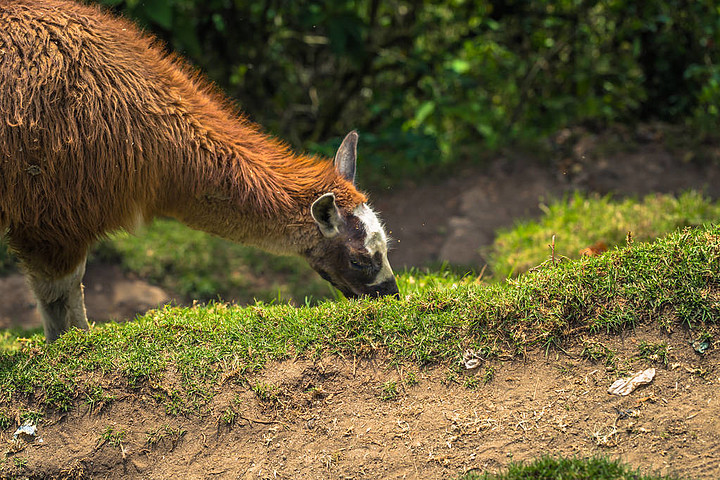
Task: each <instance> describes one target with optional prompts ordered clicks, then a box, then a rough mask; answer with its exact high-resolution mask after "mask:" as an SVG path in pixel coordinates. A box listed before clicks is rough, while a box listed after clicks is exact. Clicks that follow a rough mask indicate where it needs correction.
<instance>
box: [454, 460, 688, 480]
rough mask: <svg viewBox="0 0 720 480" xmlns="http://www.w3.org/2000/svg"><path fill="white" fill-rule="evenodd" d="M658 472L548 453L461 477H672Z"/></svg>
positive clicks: (463, 479) (475, 479) (513, 479)
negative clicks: (488, 471) (502, 468)
mask: <svg viewBox="0 0 720 480" xmlns="http://www.w3.org/2000/svg"><path fill="white" fill-rule="evenodd" d="M671 478H676V477H668V476H661V475H654V474H647V475H644V474H641V473H640V472H638V471H637V470H633V469H631V468H630V467H628V466H627V465H624V464H622V463H621V462H620V461H619V460H611V459H609V458H604V457H591V458H584V459H583V458H558V457H551V456H545V457H541V458H538V459H536V460H533V461H532V462H529V463H522V462H519V463H512V464H510V465H509V466H508V468H507V470H505V471H503V472H502V473H475V472H470V473H467V474H465V475H463V476H462V477H460V479H461V480H530V479H532V480H557V479H572V480H669V479H671Z"/></svg>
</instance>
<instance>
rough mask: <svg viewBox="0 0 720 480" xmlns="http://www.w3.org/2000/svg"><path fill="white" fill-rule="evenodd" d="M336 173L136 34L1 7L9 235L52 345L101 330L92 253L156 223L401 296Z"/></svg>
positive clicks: (53, 1)
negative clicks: (93, 295)
mask: <svg viewBox="0 0 720 480" xmlns="http://www.w3.org/2000/svg"><path fill="white" fill-rule="evenodd" d="M357 139H358V136H357V134H356V133H355V132H351V133H350V134H348V135H347V136H346V137H345V140H344V141H343V143H342V145H341V146H340V148H339V150H338V152H337V154H336V156H335V161H334V164H333V162H331V161H328V160H324V159H319V158H315V157H310V156H305V155H295V154H293V153H292V152H290V150H289V149H288V148H287V146H285V145H284V144H282V143H280V142H278V141H276V140H274V139H272V138H271V137H269V136H267V135H265V134H263V133H262V132H261V131H260V129H259V128H258V127H257V126H256V125H253V124H251V123H249V122H248V121H247V120H245V119H244V118H243V117H242V115H241V114H240V113H238V112H237V111H236V110H235V109H234V108H233V106H232V105H231V104H230V102H228V100H226V99H225V98H224V97H223V96H222V95H221V94H220V93H219V92H218V91H217V90H216V89H214V88H213V87H212V86H211V85H210V84H209V82H207V81H206V80H204V79H203V78H201V77H200V76H199V75H198V74H197V73H196V72H194V71H193V70H192V69H191V68H189V67H187V66H186V65H185V64H184V63H183V61H182V60H180V59H179V58H178V57H176V56H174V55H168V54H166V53H164V52H163V49H162V46H159V45H158V44H157V42H156V41H155V40H154V39H153V38H151V37H149V36H147V35H144V34H143V33H141V32H140V31H139V30H138V29H137V28H136V27H135V26H134V25H132V24H131V23H129V22H128V21H126V20H123V19H120V18H115V17H113V16H111V15H109V14H107V13H104V12H103V11H102V10H100V9H99V8H97V7H90V6H86V5H81V4H77V3H74V2H72V1H67V0H0V232H5V235H6V238H7V241H8V244H9V245H10V248H11V249H12V251H13V252H14V253H15V254H16V255H17V257H18V258H19V260H20V262H21V264H22V266H23V269H24V270H25V272H26V275H27V277H28V279H29V282H30V285H31V287H32V289H33V291H34V293H35V296H36V297H37V300H38V307H39V309H40V311H41V313H42V317H43V324H44V328H45V337H46V339H47V341H48V342H52V341H54V340H55V339H56V338H57V337H58V336H59V335H61V334H62V333H63V332H65V331H67V330H68V329H69V328H71V327H78V328H82V329H87V328H88V324H87V319H86V314H85V305H84V300H83V293H82V283H81V282H82V276H83V274H84V271H85V259H86V255H87V251H88V248H89V247H90V245H91V244H92V243H93V242H94V241H96V240H97V239H98V238H99V237H102V236H103V235H105V234H107V233H108V232H112V231H114V230H118V229H127V230H132V229H133V228H135V227H137V226H138V225H140V224H143V223H145V222H149V221H150V220H151V219H152V218H153V217H155V216H169V217H174V218H177V219H178V220H180V221H182V222H183V223H185V224H187V225H188V226H190V227H191V228H195V229H199V230H204V231H206V232H210V233H212V234H215V235H219V236H221V237H225V238H228V239H231V240H233V241H236V242H242V243H245V244H250V245H255V246H258V247H260V248H263V249H265V250H268V251H271V252H275V253H281V254H293V255H300V256H303V257H304V258H306V259H307V261H308V262H309V263H310V265H311V266H312V267H313V268H314V269H315V270H316V271H318V272H319V273H320V275H321V276H322V277H323V278H325V279H326V280H328V281H329V282H330V283H332V284H333V285H334V286H335V287H336V288H338V289H339V290H340V291H341V292H343V294H345V295H346V296H348V297H357V296H361V295H368V296H371V297H377V296H382V295H397V292H398V289H397V284H396V282H395V278H394V275H393V272H392V269H391V267H390V264H389V262H388V259H387V245H386V244H387V237H386V235H385V232H384V230H383V227H382V225H381V223H380V221H379V220H378V218H377V216H376V215H375V213H374V212H373V211H372V210H371V209H370V207H369V206H368V205H367V204H366V201H367V199H366V197H365V195H363V194H362V193H360V192H359V191H358V190H356V188H355V186H354V177H355V158H356V147H357Z"/></svg>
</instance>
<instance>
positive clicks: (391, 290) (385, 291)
mask: <svg viewBox="0 0 720 480" xmlns="http://www.w3.org/2000/svg"><path fill="white" fill-rule="evenodd" d="M373 288H374V290H375V291H374V292H373V293H374V295H373V296H376V297H385V296H387V295H392V296H394V297H395V298H400V291H399V290H398V286H397V282H396V281H395V277H391V278H389V279H387V280H385V281H384V282H382V283H380V284H378V285H375V287H373Z"/></svg>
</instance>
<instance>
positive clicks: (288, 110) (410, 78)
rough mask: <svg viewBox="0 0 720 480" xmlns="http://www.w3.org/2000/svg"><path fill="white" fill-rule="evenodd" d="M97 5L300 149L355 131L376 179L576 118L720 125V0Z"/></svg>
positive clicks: (417, 172) (126, 1) (187, 0)
mask: <svg viewBox="0 0 720 480" xmlns="http://www.w3.org/2000/svg"><path fill="white" fill-rule="evenodd" d="M96 1H100V2H101V3H104V4H106V5H109V6H112V8H113V9H115V10H118V11H120V12H122V13H124V14H127V15H128V16H130V17H132V18H134V19H135V20H136V21H138V22H139V23H141V24H142V25H144V26H146V27H149V28H150V29H152V30H154V32H155V33H156V34H158V35H159V36H160V37H161V38H163V39H164V40H165V41H166V42H167V43H168V44H169V47H170V48H172V49H173V50H176V51H179V52H181V53H182V54H183V55H186V56H188V57H189V58H190V60H191V61H192V62H193V63H194V64H196V65H198V66H200V67H201V68H202V69H203V70H205V71H206V72H208V74H209V75H210V77H211V78H213V79H214V80H215V81H216V82H217V83H218V84H219V85H220V86H221V87H222V88H223V89H225V90H226V91H227V92H228V93H229V94H230V95H231V96H233V97H235V98H237V99H238V100H239V103H240V104H241V106H242V108H243V109H244V110H245V111H246V112H247V113H248V115H249V116H250V117H251V118H252V119H254V120H256V121H258V122H259V123H261V124H262V125H264V126H265V127H266V128H268V129H269V130H270V131H271V132H274V133H276V134H279V135H280V136H281V137H283V138H286V139H288V140H290V141H291V143H293V144H294V145H295V146H296V147H303V148H307V147H312V148H313V149H316V150H318V151H325V152H327V151H331V147H330V145H328V144H327V143H323V142H328V141H329V142H330V143H331V144H334V143H335V142H337V139H339V137H341V136H342V135H343V134H344V133H345V132H347V131H348V130H350V129H353V128H357V129H359V130H360V131H361V133H362V134H363V143H362V153H363V162H364V163H365V164H370V165H372V166H373V168H368V167H366V168H363V169H360V172H359V173H360V174H361V175H363V176H365V177H364V178H365V180H368V179H369V180H371V181H373V182H375V181H378V182H383V178H382V177H390V181H395V180H397V179H399V178H403V177H406V176H412V177H416V178H417V177H419V176H422V175H424V174H427V173H428V172H431V171H432V170H433V169H434V168H438V167H442V166H445V165H447V164H449V163H451V162H453V161H455V160H456V159H457V158H459V157H464V158H468V157H469V158H472V159H477V158H478V155H477V153H475V152H477V151H478V150H479V149H478V148H477V146H478V145H484V146H485V148H490V149H492V148H495V147H498V146H501V145H505V144H507V143H508V142H512V141H514V140H527V139H533V138H537V137H538V136H539V135H544V134H546V133H547V132H550V131H553V130H555V129H557V128H559V127H562V126H566V125H568V124H571V123H578V122H585V123H589V124H591V125H603V124H606V123H610V122H635V121H638V120H650V119H660V120H664V121H669V122H683V121H684V120H686V119H689V120H693V119H694V121H695V122H696V124H697V125H699V126H701V127H703V128H704V129H706V130H707V131H710V132H715V131H716V129H717V126H718V124H719V123H720V122H719V120H720V111H718V107H717V105H718V100H719V99H720V73H719V71H720V70H719V67H718V65H720V28H718V26H719V25H720V9H718V7H717V6H716V5H715V2H713V1H711V0H700V1H697V2H681V1H680V0H671V1H666V0H649V1H646V2H633V1H628V0H600V1H588V0H541V1H537V2H484V1H478V0H444V1H441V2H427V1H421V2H406V1H404V0H389V1H385V2H378V1H376V0H313V1H310V2H273V1H270V0H267V1H263V2H237V1H235V2H233V1H228V0H203V1H197V0H168V1H166V0H145V1H142V2H140V1H139V0H96ZM333 137H334V138H336V140H335V142H333V141H332V139H333ZM383 167H386V169H385V170H383ZM384 182H388V180H384Z"/></svg>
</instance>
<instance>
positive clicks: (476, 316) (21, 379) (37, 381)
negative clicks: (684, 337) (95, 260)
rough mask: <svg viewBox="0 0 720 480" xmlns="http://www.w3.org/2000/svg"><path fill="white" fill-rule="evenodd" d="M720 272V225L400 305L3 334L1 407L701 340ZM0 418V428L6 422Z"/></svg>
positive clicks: (188, 403) (157, 317) (154, 315)
mask: <svg viewBox="0 0 720 480" xmlns="http://www.w3.org/2000/svg"><path fill="white" fill-rule="evenodd" d="M719 275H720V228H718V227H717V226H708V227H703V228H697V229H686V230H683V231H679V232H676V233H674V234H672V235H670V236H668V237H667V238H664V239H661V240H659V241H657V242H655V243H652V244H643V243H638V244H634V245H630V246H628V247H626V248H623V249H618V250H614V251H611V252H609V253H607V254H605V255H603V256H600V257H597V258H584V259H582V260H580V261H578V262H565V263H561V264H558V265H547V266H546V267H544V268H542V269H540V270H538V271H535V272H532V273H530V274H528V275H525V276H522V277H520V278H518V279H516V280H511V281H508V282H507V283H502V284H493V285H481V284H478V283H476V282H475V281H473V280H472V279H457V278H452V277H446V278H445V279H444V280H443V279H440V280H438V281H437V282H436V281H435V280H432V281H429V282H428V281H425V280H424V279H422V278H419V279H415V280H414V281H413V282H409V281H407V279H403V280H404V281H403V282H402V284H403V285H402V290H403V293H404V294H405V298H404V299H402V300H394V299H382V300H380V301H373V300H359V301H338V302H325V303H321V304H320V305H318V306H316V307H302V308H294V307H291V306H288V305H273V306H267V305H261V304H260V305H257V306H251V307H247V308H238V307H229V306H226V305H223V304H216V305H209V306H203V307H193V308H164V309H161V310H158V311H154V312H150V313H148V314H147V315H145V316H144V317H141V318H139V319H138V320H137V321H133V322H129V323H125V324H107V325H102V326H97V327H95V328H93V329H92V330H91V331H90V332H89V333H80V332H72V333H70V334H68V335H65V336H64V337H62V338H61V339H60V340H59V341H58V342H56V343H54V344H52V345H50V346H46V345H44V343H43V338H42V337H41V336H39V335H36V336H33V337H32V338H30V339H18V338H14V337H13V336H12V335H11V334H9V333H5V334H4V339H3V340H2V341H0V385H3V386H4V388H3V389H2V391H1V392H0V405H1V404H6V405H9V404H10V403H12V402H13V399H20V398H23V397H26V396H28V395H34V398H35V399H36V400H37V401H38V402H39V403H40V404H41V405H45V406H47V407H52V408H57V409H60V410H67V409H69V408H71V407H72V405H73V404H74V401H75V400H81V401H85V402H88V403H92V402H98V401H100V400H99V399H102V398H103V395H106V394H107V390H108V387H109V385H110V383H109V382H110V380H109V379H112V384H113V385H115V386H116V387H117V386H120V387H123V386H124V388H130V389H133V388H137V387H140V386H146V387H148V388H150V390H151V391H152V392H154V394H155V395H156V396H157V397H158V399H159V400H162V401H164V402H165V403H166V405H168V410H169V411H175V412H180V411H187V410H189V409H190V410H191V409H194V408H196V407H198V406H201V405H202V404H203V403H204V402H205V401H206V400H207V399H209V398H210V397H211V396H212V394H213V391H212V386H213V385H215V384H216V383H217V382H218V380H219V379H220V378H221V377H223V376H225V375H227V374H228V372H233V375H234V376H235V377H234V378H235V379H236V381H243V376H244V375H245V374H246V373H248V372H249V371H252V370H255V369H257V368H260V367H262V365H263V364H264V363H265V362H267V361H268V360H269V359H280V358H287V357H293V356H296V355H306V356H313V355H318V354H321V353H322V354H333V353H341V354H344V355H348V354H349V355H353V354H354V355H371V354H373V353H376V352H384V353H386V354H387V355H389V356H390V358H391V359H393V360H394V361H402V362H414V363H417V364H425V363H429V362H444V361H455V360H457V359H459V358H460V355H461V354H462V351H463V350H464V349H466V348H474V349H475V350H476V351H479V352H481V353H482V354H484V355H485V356H487V357H492V356H494V355H499V354H501V353H503V354H510V355H517V354H520V353H522V352H523V351H524V350H525V349H527V348H532V347H536V346H540V347H544V348H550V347H552V346H553V345H557V346H560V345H562V344H563V342H565V341H566V340H567V339H568V338H575V337H576V336H577V335H579V334H582V333H583V332H593V331H600V330H603V331H619V330H621V329H623V328H625V327H627V326H632V325H635V324H636V323H639V322H644V321H656V322H659V324H660V325H661V326H666V327H667V326H670V325H671V324H675V323H678V322H679V323H683V324H685V325H688V326H690V327H692V328H697V329H699V332H702V331H703V328H704V327H705V326H706V325H709V324H711V323H714V322H716V321H717V318H718V317H719V315H718V313H720V290H718V286H719V282H718V280H719V279H718V276H719ZM434 283H438V284H440V285H441V286H440V288H438V287H437V286H436V285H433V284H434ZM423 284H425V286H424V287H423V286H418V285H423ZM410 285H414V286H416V287H415V289H414V290H411V287H410ZM170 370H172V371H173V372H177V374H178V375H179V379H180V381H179V382H176V383H173V386H172V387H168V386H167V385H166V383H167V382H165V380H166V378H167V374H168V373H167V372H168V371H170ZM1 412H2V410H0V420H1V419H2V416H3V415H5V417H6V418H9V415H10V413H9V412H6V413H5V414H2V413H1Z"/></svg>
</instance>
